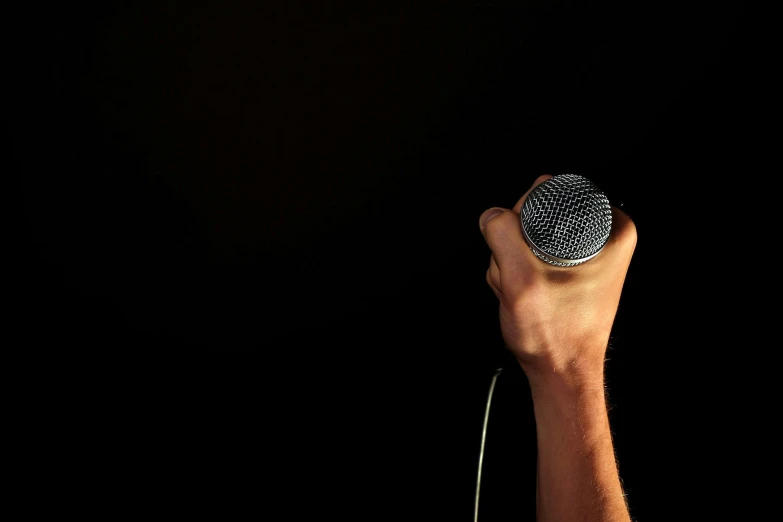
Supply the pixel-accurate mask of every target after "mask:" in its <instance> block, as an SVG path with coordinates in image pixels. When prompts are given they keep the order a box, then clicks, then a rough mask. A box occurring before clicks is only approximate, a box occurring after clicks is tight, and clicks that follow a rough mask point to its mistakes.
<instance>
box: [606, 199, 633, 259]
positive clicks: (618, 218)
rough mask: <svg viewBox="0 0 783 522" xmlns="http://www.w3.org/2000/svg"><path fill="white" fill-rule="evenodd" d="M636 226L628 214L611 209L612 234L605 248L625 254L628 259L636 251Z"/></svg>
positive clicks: (614, 208) (615, 208)
mask: <svg viewBox="0 0 783 522" xmlns="http://www.w3.org/2000/svg"><path fill="white" fill-rule="evenodd" d="M636 242H637V232H636V224H635V223H634V222H633V220H632V219H631V218H630V216H629V215H628V214H626V213H625V212H623V211H622V210H620V209H619V208H617V207H614V206H613V207H612V232H611V234H610V236H609V241H608V242H607V246H610V248H612V249H618V250H622V251H623V252H625V254H626V255H627V256H628V257H630V256H631V255H633V252H634V250H635V249H636Z"/></svg>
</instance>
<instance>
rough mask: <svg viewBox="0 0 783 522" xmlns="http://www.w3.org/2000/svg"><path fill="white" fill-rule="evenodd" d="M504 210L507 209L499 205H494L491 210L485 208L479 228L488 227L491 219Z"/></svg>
mask: <svg viewBox="0 0 783 522" xmlns="http://www.w3.org/2000/svg"><path fill="white" fill-rule="evenodd" d="M504 211H505V210H504V209H502V208H498V207H492V208H491V209H489V210H485V211H484V213H483V214H481V217H480V218H479V228H481V230H482V231H483V230H484V229H486V228H487V223H489V220H490V219H492V218H496V217H498V216H499V215H500V214H502V213H503V212H504Z"/></svg>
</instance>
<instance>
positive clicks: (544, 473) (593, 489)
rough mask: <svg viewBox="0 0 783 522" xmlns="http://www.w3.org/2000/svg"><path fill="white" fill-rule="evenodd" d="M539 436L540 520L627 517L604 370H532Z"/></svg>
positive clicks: (619, 521)
mask: <svg viewBox="0 0 783 522" xmlns="http://www.w3.org/2000/svg"><path fill="white" fill-rule="evenodd" d="M528 378H529V381H530V385H531V391H532V394H533V408H534V412H535V418H536V432H537V440H538V472H537V475H538V479H537V480H538V484H537V511H538V516H537V519H538V522H572V521H580V522H609V521H611V522H628V521H630V516H629V513H628V509H627V506H626V503H625V497H624V494H623V491H622V486H621V483H620V478H619V475H618V471H617V463H616V461H615V454H614V446H613V444H612V437H611V432H610V429H609V418H608V414H607V408H606V398H605V392H604V383H603V370H602V368H601V369H599V368H596V370H595V371H594V372H592V373H586V372H583V373H580V374H578V375H574V374H566V372H551V373H549V372H546V373H545V374H541V373H534V372H528Z"/></svg>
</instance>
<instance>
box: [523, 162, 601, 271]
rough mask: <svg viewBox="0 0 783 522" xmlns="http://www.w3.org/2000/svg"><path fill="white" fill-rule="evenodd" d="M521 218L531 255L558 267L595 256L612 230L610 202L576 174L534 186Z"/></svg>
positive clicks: (562, 176)
mask: <svg viewBox="0 0 783 522" xmlns="http://www.w3.org/2000/svg"><path fill="white" fill-rule="evenodd" d="M520 215H521V219H522V230H523V231H524V235H525V239H526V240H527V241H528V244H530V247H531V250H533V253H535V254H536V256H538V257H539V258H540V259H542V260H544V261H546V262H547V263H550V264H553V265H557V266H572V265H577V264H580V263H583V262H585V261H587V260H588V259H590V258H591V257H593V256H594V255H596V254H597V253H598V252H599V251H600V250H601V249H602V248H603V247H604V245H605V244H606V242H607V240H608V239H609V233H610V232H611V229H612V209H611V206H610V205H609V200H608V199H607V198H606V196H605V195H604V193H603V192H602V191H601V190H600V189H599V188H598V187H597V186H596V185H595V184H594V183H593V182H592V181H590V180H589V179H587V178H586V177H584V176H580V175H578V174H559V175H557V176H553V177H551V178H549V179H548V180H546V181H544V182H543V183H541V184H539V185H538V186H536V187H535V188H534V189H533V190H532V191H530V194H528V197H527V199H525V202H524V204H523V205H522V210H521V212H520ZM550 256H552V257H555V258H558V259H552V258H551V257H550Z"/></svg>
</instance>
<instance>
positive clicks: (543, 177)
mask: <svg viewBox="0 0 783 522" xmlns="http://www.w3.org/2000/svg"><path fill="white" fill-rule="evenodd" d="M551 177H552V175H551V174H542V175H540V176H538V177H537V178H536V180H535V181H534V182H533V185H532V186H531V187H530V188H529V189H527V192H525V193H524V194H522V197H521V198H519V201H517V204H516V205H514V208H513V209H512V210H513V211H514V212H516V213H517V214H519V213H520V212H521V211H522V205H523V204H524V203H525V200H526V199H527V196H528V194H530V191H532V190H533V189H534V188H536V187H537V186H539V185H540V184H542V183H543V182H545V181H546V180H548V179H549V178H551Z"/></svg>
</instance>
